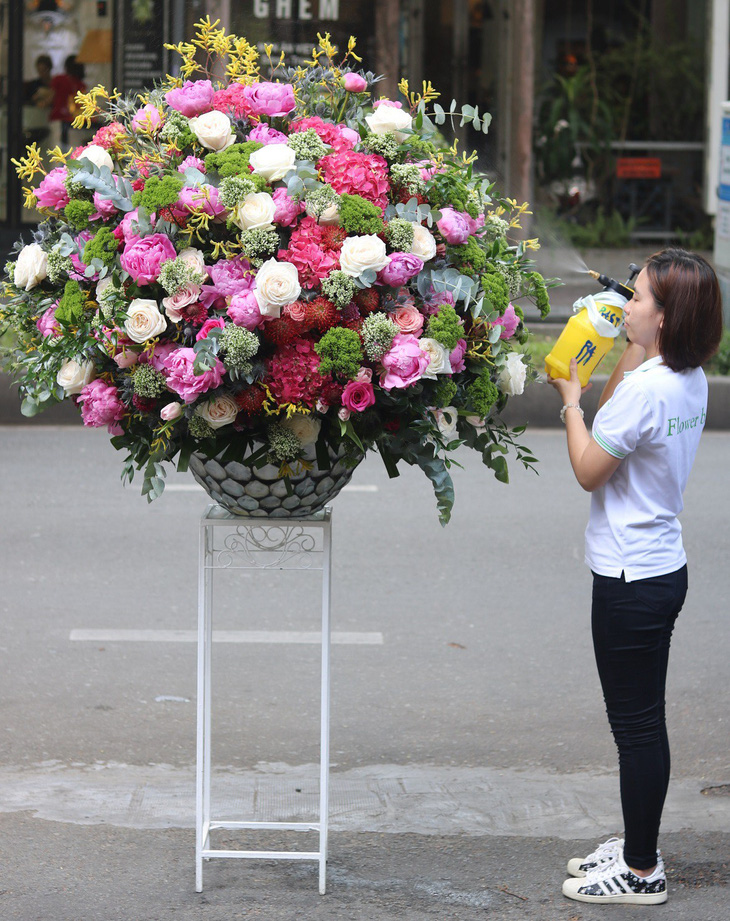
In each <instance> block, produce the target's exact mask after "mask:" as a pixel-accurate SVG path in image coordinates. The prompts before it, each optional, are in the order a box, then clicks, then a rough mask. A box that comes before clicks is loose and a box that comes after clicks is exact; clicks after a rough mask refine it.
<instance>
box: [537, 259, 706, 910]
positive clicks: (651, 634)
mask: <svg viewBox="0 0 730 921" xmlns="http://www.w3.org/2000/svg"><path fill="white" fill-rule="evenodd" d="M625 328H626V334H627V339H628V342H627V345H626V350H625V352H624V354H623V355H622V356H621V359H620V361H619V362H618V365H617V366H616V370H615V371H614V372H613V374H612V375H611V377H610V378H609V381H608V383H607V384H606V387H605V389H604V391H603V393H602V395H601V399H600V402H599V411H598V413H597V414H596V417H595V420H594V423H593V431H592V434H589V432H588V430H587V429H586V426H585V424H584V422H583V411H582V409H581V408H580V396H581V392H582V391H581V385H580V382H579V380H578V374H577V370H576V363H575V359H573V361H572V362H571V373H570V380H562V379H555V380H553V379H549V380H550V383H551V384H552V386H553V387H554V388H555V389H556V390H557V391H558V393H559V394H560V396H561V397H562V400H563V409H562V410H561V418H562V419H563V421H564V422H565V426H566V430H567V437H568V454H569V456H570V462H571V464H572V467H573V471H574V473H575V475H576V478H577V480H578V482H579V483H580V485H581V486H582V487H583V488H584V489H585V490H587V491H588V492H591V493H592V497H591V512H590V519H589V523H588V528H587V530H586V562H587V563H588V565H589V566H590V568H591V570H592V572H593V607H592V628H593V645H594V649H595V654H596V663H597V665H598V672H599V676H600V679H601V686H602V688H603V695H604V699H605V702H606V710H607V713H608V718H609V722H610V724H611V730H612V732H613V736H614V739H615V741H616V745H617V747H618V752H619V775H620V782H621V805H622V809H623V817H624V834H625V838H623V839H616V838H612V839H609V841H607V842H604V844H602V845H600V846H599V847H598V848H597V850H596V851H595V852H594V853H592V854H589V855H588V857H586V858H583V859H581V858H574V859H573V860H571V861H570V862H569V863H568V872H569V873H570V874H571V876H572V878H571V879H568V880H566V881H565V883H563V894H564V895H566V896H567V897H568V898H570V899H576V900H577V901H581V902H596V903H604V902H605V903H609V902H623V903H648V904H656V903H659V902H665V901H666V899H667V883H666V877H665V874H664V865H663V863H662V859H661V855H660V852H659V851H658V850H657V837H658V834H659V823H660V820H661V814H662V808H663V806H664V798H665V796H666V792H667V786H668V784H669V744H668V741H667V730H666V721H665V713H664V688H665V682H666V674H667V662H668V658H669V642H670V638H671V634H672V628H673V626H674V622H675V620H676V618H677V615H678V614H679V612H680V610H681V608H682V604H683V603H684V598H685V594H686V591H687V565H686V562H687V557H686V555H685V552H684V549H683V546H682V533H681V526H680V524H679V521H678V520H677V516H678V515H679V513H680V512H681V510H682V493H683V491H684V488H685V486H686V484H687V479H688V476H689V472H690V470H691V468H692V463H693V461H694V458H695V454H696V452H697V446H698V444H699V440H700V435H701V434H702V429H703V427H704V424H705V418H706V414H707V380H706V378H705V375H704V372H703V371H702V368H701V367H700V366H701V365H702V363H703V362H705V361H707V359H708V358H710V356H711V355H712V354H713V353H714V352H715V351H716V350H717V347H718V345H719V342H720V337H721V335H722V303H721V298H720V289H719V285H718V281H717V277H716V275H715V273H714V271H713V270H712V268H711V266H710V265H709V264H708V263H707V262H706V261H705V260H704V259H703V258H702V257H701V256H697V255H694V254H693V253H688V252H685V251H684V250H681V249H666V250H664V251H663V252H660V253H656V254H655V255H653V256H651V257H650V258H649V259H648V261H647V263H646V266H645V267H644V268H643V269H642V271H641V272H640V274H639V276H638V278H637V280H636V289H635V293H634V297H633V298H632V300H631V301H629V303H628V304H627V305H626V308H625Z"/></svg>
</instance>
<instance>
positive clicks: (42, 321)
mask: <svg viewBox="0 0 730 921" xmlns="http://www.w3.org/2000/svg"><path fill="white" fill-rule="evenodd" d="M57 307H58V301H56V303H55V304H54V305H53V306H52V307H49V308H48V310H46V311H45V313H43V314H41V316H39V317H38V319H37V320H36V322H35V325H36V326H37V328H38V332H39V333H40V334H41V336H43V338H44V339H45V338H46V336H60V335H61V327H60V326H59V325H58V323H57V322H56V308H57Z"/></svg>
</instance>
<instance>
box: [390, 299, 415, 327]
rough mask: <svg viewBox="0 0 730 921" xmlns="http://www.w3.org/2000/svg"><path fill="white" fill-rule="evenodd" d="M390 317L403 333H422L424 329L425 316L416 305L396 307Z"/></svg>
mask: <svg viewBox="0 0 730 921" xmlns="http://www.w3.org/2000/svg"><path fill="white" fill-rule="evenodd" d="M389 316H390V319H391V320H393V322H394V323H395V324H396V325H397V327H398V329H399V330H400V331H401V332H402V333H420V332H421V330H422V329H423V314H422V313H421V311H420V310H419V309H418V308H417V307H416V306H415V305H414V304H405V305H404V306H403V307H396V309H395V310H394V311H393V312H392V313H391V314H389Z"/></svg>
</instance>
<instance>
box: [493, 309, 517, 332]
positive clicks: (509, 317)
mask: <svg viewBox="0 0 730 921" xmlns="http://www.w3.org/2000/svg"><path fill="white" fill-rule="evenodd" d="M519 325H520V318H519V317H518V316H517V314H516V313H515V308H514V307H513V305H512V304H508V305H507V309H506V310H505V312H504V313H503V314H502V316H501V317H497V319H496V320H495V321H494V323H492V326H501V327H502V332H501V333H500V334H499V338H500V339H511V338H512V336H514V334H515V330H516V329H517V327H518V326H519Z"/></svg>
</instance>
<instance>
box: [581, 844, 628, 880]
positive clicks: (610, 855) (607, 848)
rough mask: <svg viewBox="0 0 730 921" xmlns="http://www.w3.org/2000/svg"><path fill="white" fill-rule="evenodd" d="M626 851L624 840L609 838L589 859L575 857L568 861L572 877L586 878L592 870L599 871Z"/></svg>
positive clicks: (589, 855)
mask: <svg viewBox="0 0 730 921" xmlns="http://www.w3.org/2000/svg"><path fill="white" fill-rule="evenodd" d="M623 849H624V839H623V838H609V839H608V841H604V842H603V844H599V845H598V847H597V848H596V849H595V851H593V853H592V854H588V856H587V857H573V858H571V859H570V860H569V861H568V873H570V875H571V876H585V875H586V874H587V873H589V872H590V871H591V870H598V869H600V868H601V867H602V866H605V865H606V864H607V863H610V862H611V861H612V860H614V859H615V858H616V857H617V856H618V855H619V854H620V853H621V852H622V851H623Z"/></svg>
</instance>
